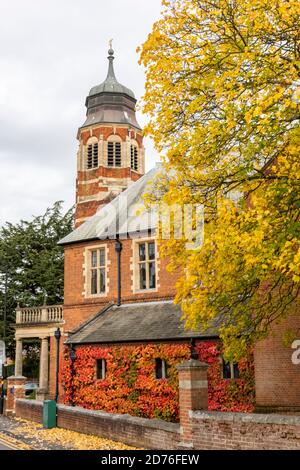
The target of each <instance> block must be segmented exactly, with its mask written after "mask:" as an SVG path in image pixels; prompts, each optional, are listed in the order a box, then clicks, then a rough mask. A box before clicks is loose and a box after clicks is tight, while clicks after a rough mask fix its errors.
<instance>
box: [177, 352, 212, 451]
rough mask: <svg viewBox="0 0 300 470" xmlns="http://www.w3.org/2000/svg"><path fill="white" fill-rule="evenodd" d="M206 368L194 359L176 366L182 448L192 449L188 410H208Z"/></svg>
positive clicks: (206, 366)
mask: <svg viewBox="0 0 300 470" xmlns="http://www.w3.org/2000/svg"><path fill="white" fill-rule="evenodd" d="M207 368H208V365H207V364H204V363H203V362H200V361H198V360H195V359H189V360H188V361H185V362H183V363H182V364H180V365H179V366H177V369H178V375H179V408H180V409H179V417H180V434H181V445H182V446H183V447H190V448H192V447H193V443H192V423H191V420H190V415H189V412H190V410H207V409H208V385H207Z"/></svg>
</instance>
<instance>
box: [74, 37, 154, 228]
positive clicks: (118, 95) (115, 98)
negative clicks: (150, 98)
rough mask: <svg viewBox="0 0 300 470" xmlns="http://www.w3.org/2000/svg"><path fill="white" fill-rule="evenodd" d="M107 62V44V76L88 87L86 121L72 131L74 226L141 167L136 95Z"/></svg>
mask: <svg viewBox="0 0 300 470" xmlns="http://www.w3.org/2000/svg"><path fill="white" fill-rule="evenodd" d="M113 61H114V51H113V50H112V48H111V46H110V49H109V51H108V72H107V77H106V79H105V80H104V82H103V83H101V84H100V85H97V86H95V87H93V88H92V89H91V91H90V93H89V95H88V97H87V99H86V108H87V113H86V121H85V122H84V124H83V125H82V126H81V127H80V128H79V130H78V136H77V138H78V140H79V150H78V158H77V180H76V212H75V225H76V227H78V226H79V225H80V224H81V223H82V222H84V221H85V220H86V219H87V218H88V217H91V216H92V215H94V214H95V213H96V211H97V209H98V208H99V207H101V206H103V205H105V204H107V203H108V202H110V201H111V200H112V199H113V198H114V197H115V196H117V195H118V194H119V193H120V192H121V191H123V190H124V189H126V188H127V187H128V186H129V185H130V184H131V183H132V182H134V181H136V180H137V179H139V178H140V177H141V176H142V175H143V174H144V172H145V164H144V160H145V153H144V147H143V136H142V130H141V127H140V126H139V124H138V122H137V120H136V115H135V105H136V99H135V96H134V93H133V92H132V91H131V90H130V89H129V88H127V87H125V86H123V85H121V84H120V83H119V82H118V80H117V79H116V76H115V72H114V65H113Z"/></svg>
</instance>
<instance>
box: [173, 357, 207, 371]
mask: <svg viewBox="0 0 300 470" xmlns="http://www.w3.org/2000/svg"><path fill="white" fill-rule="evenodd" d="M207 368H208V364H206V363H205V362H200V361H198V360H197V359H188V360H187V361H184V362H182V363H181V364H179V365H178V366H176V369H177V370H189V369H207Z"/></svg>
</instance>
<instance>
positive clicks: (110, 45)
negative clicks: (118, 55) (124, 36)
mask: <svg viewBox="0 0 300 470" xmlns="http://www.w3.org/2000/svg"><path fill="white" fill-rule="evenodd" d="M112 42H113V39H110V40H109V41H108V45H109V48H110V49H112Z"/></svg>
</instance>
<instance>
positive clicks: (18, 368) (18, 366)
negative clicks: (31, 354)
mask: <svg viewBox="0 0 300 470" xmlns="http://www.w3.org/2000/svg"><path fill="white" fill-rule="evenodd" d="M22 352H23V343H22V340H21V339H17V340H16V359H15V377H22V373H23V355H22Z"/></svg>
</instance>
